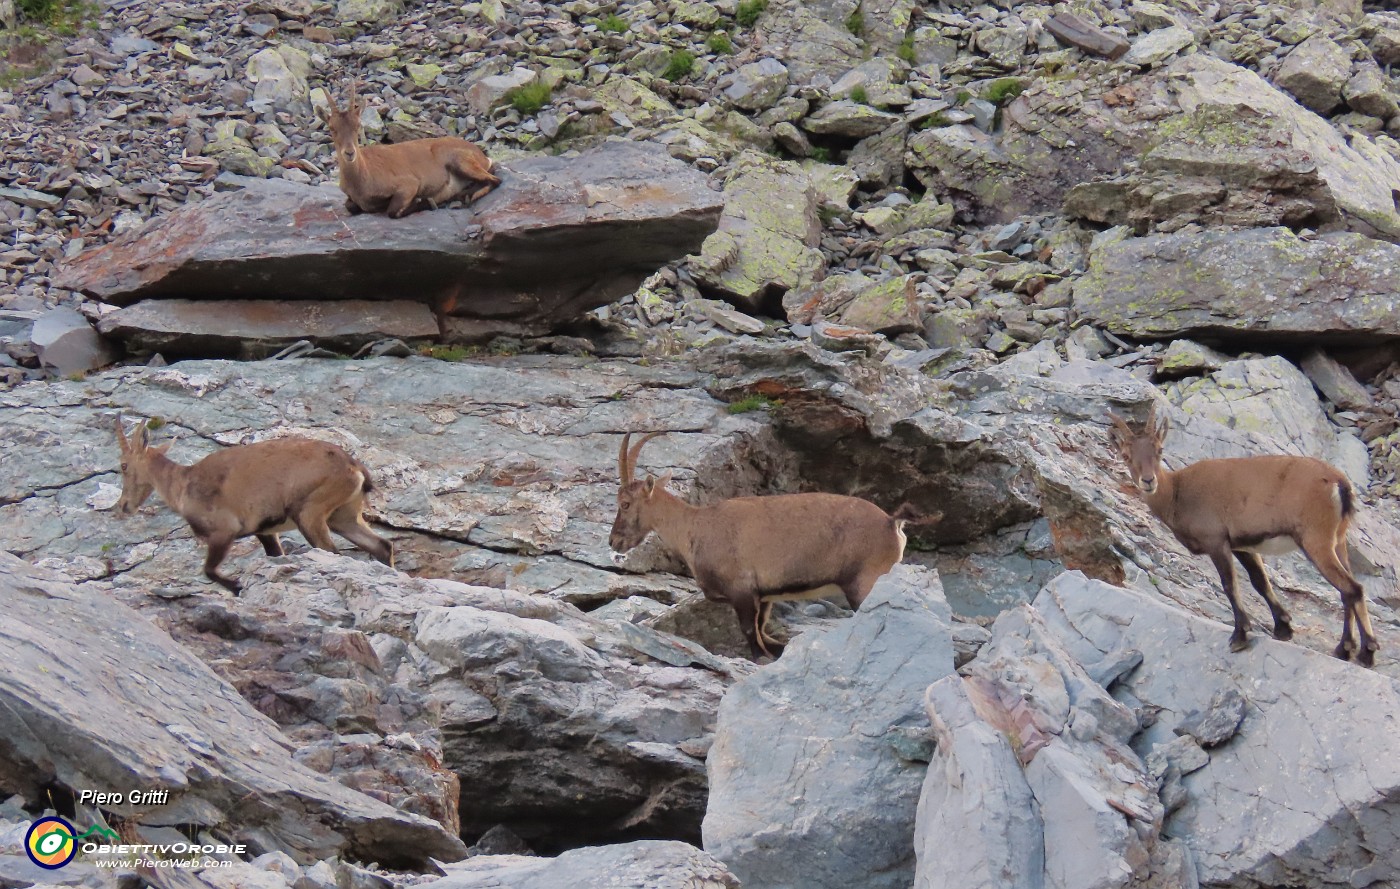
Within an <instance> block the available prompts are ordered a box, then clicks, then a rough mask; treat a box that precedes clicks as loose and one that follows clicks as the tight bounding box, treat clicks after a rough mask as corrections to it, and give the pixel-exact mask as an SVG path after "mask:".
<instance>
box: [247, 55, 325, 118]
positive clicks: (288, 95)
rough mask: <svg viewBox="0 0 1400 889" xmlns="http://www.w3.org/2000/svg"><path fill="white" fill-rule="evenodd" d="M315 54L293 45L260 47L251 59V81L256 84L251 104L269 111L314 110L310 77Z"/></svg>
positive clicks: (307, 113)
mask: <svg viewBox="0 0 1400 889" xmlns="http://www.w3.org/2000/svg"><path fill="white" fill-rule="evenodd" d="M310 73H311V57H310V56H308V55H307V54H306V53H304V52H302V51H301V50H299V49H297V48H296V47H294V46H291V45H289V44H283V45H281V46H276V47H268V48H267V49H263V50H259V51H258V52H257V53H255V54H254V55H253V57H252V58H251V59H249V60H248V71H247V75H248V80H249V81H251V82H252V83H253V84H254V86H253V97H252V99H251V101H250V103H249V104H251V105H252V106H253V107H254V108H255V109H260V110H266V111H290V112H292V113H294V114H298V115H303V116H305V115H309V114H310V113H311V91H310V87H309V85H308V84H307V81H306V79H307V77H308V76H309V75H310Z"/></svg>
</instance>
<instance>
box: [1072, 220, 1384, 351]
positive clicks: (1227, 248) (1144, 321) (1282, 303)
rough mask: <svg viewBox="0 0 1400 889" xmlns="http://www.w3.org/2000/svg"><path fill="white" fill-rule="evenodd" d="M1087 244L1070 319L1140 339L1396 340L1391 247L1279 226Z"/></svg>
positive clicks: (1116, 237)
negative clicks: (1085, 266) (1303, 234)
mask: <svg viewBox="0 0 1400 889" xmlns="http://www.w3.org/2000/svg"><path fill="white" fill-rule="evenodd" d="M1123 234H1124V233H1123V232H1122V231H1121V230H1119V231H1116V232H1110V233H1106V234H1104V235H1101V236H1100V237H1098V238H1096V239H1095V241H1094V245H1093V248H1092V251H1091V254H1090V259H1089V269H1088V271H1087V273H1086V274H1085V275H1084V276H1083V277H1082V278H1080V279H1079V280H1078V281H1076V282H1075V285H1074V305H1075V309H1076V310H1077V311H1078V312H1079V314H1080V315H1081V316H1082V317H1084V318H1087V319H1089V320H1091V321H1093V322H1094V323H1095V324H1097V325H1099V326H1101V327H1104V328H1106V329H1107V330H1109V331H1111V332H1113V333H1116V334H1119V335H1120V336H1121V335H1127V336H1132V337H1139V338H1145V339H1157V338H1172V337H1177V336H1193V337H1200V336H1210V337H1218V338H1222V339H1225V338H1228V339H1234V340H1241V339H1248V340H1252V341H1255V342H1276V343H1278V342H1287V341H1294V342H1299V341H1304V340H1305V341H1307V342H1311V343H1326V342H1350V343H1372V342H1379V341H1384V340H1387V339H1393V338H1395V337H1400V313H1397V311H1396V297H1395V294H1396V293H1400V272H1397V271H1396V270H1397V269H1400V247H1397V246H1396V245H1394V244H1391V243H1388V242H1385V241H1376V240H1371V239H1370V238H1367V237H1364V236H1362V235H1359V234H1354V233H1346V232H1339V233H1336V234H1330V235H1324V236H1322V237H1318V238H1314V239H1303V238H1300V237H1299V236H1298V235H1296V234H1294V233H1293V232H1292V231H1290V230H1288V229H1286V228H1268V229H1247V230H1244V231H1238V232H1226V231H1206V232H1197V233H1190V234H1187V233H1182V234H1171V235H1149V236H1148V237H1145V238H1129V237H1123Z"/></svg>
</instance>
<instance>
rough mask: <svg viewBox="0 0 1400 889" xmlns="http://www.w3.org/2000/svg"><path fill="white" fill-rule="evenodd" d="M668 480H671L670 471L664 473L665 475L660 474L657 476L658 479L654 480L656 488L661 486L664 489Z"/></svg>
mask: <svg viewBox="0 0 1400 889" xmlns="http://www.w3.org/2000/svg"><path fill="white" fill-rule="evenodd" d="M670 481H671V473H669V472H668V473H666V474H665V475H663V476H661V478H659V479H657V480H656V486H657V487H658V488H662V489H663V490H664V489H665V487H666V485H667V484H668V483H670Z"/></svg>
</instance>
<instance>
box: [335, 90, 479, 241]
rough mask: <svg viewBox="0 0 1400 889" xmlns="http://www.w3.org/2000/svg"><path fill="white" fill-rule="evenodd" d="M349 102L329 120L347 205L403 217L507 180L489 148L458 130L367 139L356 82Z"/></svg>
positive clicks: (355, 209)
mask: <svg viewBox="0 0 1400 889" xmlns="http://www.w3.org/2000/svg"><path fill="white" fill-rule="evenodd" d="M347 102H348V103H349V105H348V107H347V108H346V109H345V110H344V111H341V110H340V109H339V108H338V107H336V106H335V104H334V103H332V105H331V110H330V112H329V114H328V116H327V118H326V121H327V123H328V124H329V126H330V130H331V139H332V141H333V142H334V143H335V159H336V161H337V162H339V164H340V190H341V191H343V192H345V195H346V198H347V200H346V202H345V206H346V207H347V208H348V209H349V210H350V212H351V213H359V212H361V211H363V212H366V213H381V212H385V211H387V212H388V214H389V215H390V216H392V217H393V218H395V219H398V218H399V217H401V216H405V215H407V214H408V213H412V212H413V211H414V210H417V209H422V206H423V205H425V204H426V205H427V206H429V207H432V208H433V209H436V208H437V207H438V206H439V205H440V204H445V203H447V202H448V201H452V200H456V199H457V198H459V197H461V196H463V195H465V194H466V193H467V192H468V191H469V190H470V189H471V187H472V186H473V185H474V184H475V183H478V182H480V183H484V184H483V185H482V186H481V187H480V188H478V189H476V190H475V191H473V192H471V196H470V197H469V198H468V201H475V200H476V199H477V198H479V197H481V196H482V195H484V194H486V193H487V192H488V191H490V190H491V189H493V188H495V187H496V186H497V185H500V184H501V180H500V178H499V177H498V176H496V175H495V174H493V173H492V172H491V159H490V158H488V157H487V156H486V153H485V152H483V151H482V150H481V149H480V148H478V147H477V146H475V145H473V144H472V143H470V142H468V141H467V140H466V139H459V138H457V137H456V136H440V137H438V138H435V139H416V140H414V141H412V142H400V143H398V144H396V145H361V144H360V115H361V113H363V112H364V110H365V103H364V100H363V99H360V98H358V97H356V95H355V87H354V85H352V86H351V87H350V92H349V96H348V98H347Z"/></svg>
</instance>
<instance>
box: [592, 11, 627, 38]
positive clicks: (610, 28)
mask: <svg viewBox="0 0 1400 889" xmlns="http://www.w3.org/2000/svg"><path fill="white" fill-rule="evenodd" d="M627 28H628V25H627V19H625V18H623V17H622V16H620V15H617V14H616V13H613V14H612V15H609V16H608V17H607V18H605V19H603V20H602V21H601V22H599V23H598V30H599V31H602V32H604V33H606V34H625V33H626V32H627Z"/></svg>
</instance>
